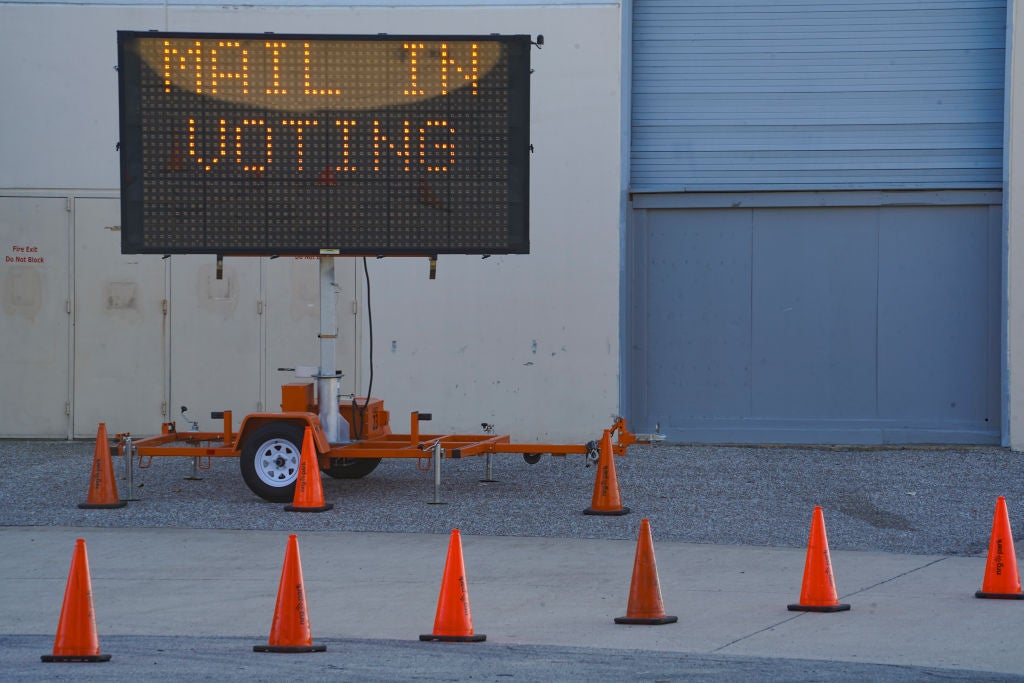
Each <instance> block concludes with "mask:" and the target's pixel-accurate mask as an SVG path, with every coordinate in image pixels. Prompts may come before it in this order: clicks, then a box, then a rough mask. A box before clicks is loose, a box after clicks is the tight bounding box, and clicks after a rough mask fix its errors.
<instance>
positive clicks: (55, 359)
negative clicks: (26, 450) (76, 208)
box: [0, 197, 71, 438]
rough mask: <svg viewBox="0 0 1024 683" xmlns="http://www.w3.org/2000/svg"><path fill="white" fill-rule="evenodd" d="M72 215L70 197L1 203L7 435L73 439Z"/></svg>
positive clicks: (0, 363) (0, 325)
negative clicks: (70, 220)
mask: <svg viewBox="0 0 1024 683" xmlns="http://www.w3.org/2000/svg"><path fill="white" fill-rule="evenodd" d="M68 215H69V214H68V200H67V198H65V197H0V252H2V253H3V256H2V257H0V349H2V353H0V392H2V393H0V396H2V405H3V410H0V436H5V437H41V436H44V437H53V438H66V437H67V436H68V431H69V429H70V425H69V415H70V413H71V403H70V399H69V384H70V373H69V372H68V364H69V362H70V361H69V357H70V350H69V344H70V334H69V325H70V312H71V301H70V299H71V297H70V294H69V291H68V288H69V282H68V272H69V264H68V259H69V246H68V245H69V240H70V238H69V235H68V224H69V221H68Z"/></svg>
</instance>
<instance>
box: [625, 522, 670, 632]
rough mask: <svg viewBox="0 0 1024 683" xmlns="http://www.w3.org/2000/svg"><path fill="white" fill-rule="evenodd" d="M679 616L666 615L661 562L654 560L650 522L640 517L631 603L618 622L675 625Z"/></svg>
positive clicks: (630, 596)
mask: <svg viewBox="0 0 1024 683" xmlns="http://www.w3.org/2000/svg"><path fill="white" fill-rule="evenodd" d="M678 620H679V618H678V617H673V616H668V615H667V614H665V605H664V603H663V602H662V599H661V583H660V582H659V581H658V565H657V563H656V562H655V561H654V540H653V539H652V537H651V525H650V523H649V522H648V521H647V520H646V519H642V520H640V534H639V535H638V536H637V539H636V556H635V558H634V560H633V580H632V581H631V582H630V585H629V602H628V603H627V604H626V616H624V617H616V618H615V623H616V624H652V625H655V624H672V623H675V622H676V621H678Z"/></svg>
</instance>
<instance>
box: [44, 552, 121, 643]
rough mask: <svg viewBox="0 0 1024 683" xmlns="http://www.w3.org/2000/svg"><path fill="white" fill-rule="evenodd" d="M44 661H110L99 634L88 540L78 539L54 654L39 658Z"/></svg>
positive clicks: (61, 610) (58, 625) (61, 609)
mask: <svg viewBox="0 0 1024 683" xmlns="http://www.w3.org/2000/svg"><path fill="white" fill-rule="evenodd" d="M40 659H42V660H43V661H44V662H109V661H110V655H102V654H100V639H99V636H98V635H97V633H96V612H95V610H94V609H93V605H92V579H90V578H89V556H88V554H87V553H86V551H85V539H81V538H79V539H78V540H77V541H75V553H74V555H72V556H71V571H69V572H68V583H67V587H66V588H65V589H64V604H63V605H62V606H61V608H60V621H59V622H57V636H56V638H54V640H53V654H52V655H43V656H42V657H40Z"/></svg>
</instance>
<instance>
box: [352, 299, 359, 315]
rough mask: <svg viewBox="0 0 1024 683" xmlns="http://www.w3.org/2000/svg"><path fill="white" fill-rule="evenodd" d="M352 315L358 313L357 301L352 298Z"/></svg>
mask: <svg viewBox="0 0 1024 683" xmlns="http://www.w3.org/2000/svg"><path fill="white" fill-rule="evenodd" d="M352 315H359V302H358V301H356V300H355V299H352Z"/></svg>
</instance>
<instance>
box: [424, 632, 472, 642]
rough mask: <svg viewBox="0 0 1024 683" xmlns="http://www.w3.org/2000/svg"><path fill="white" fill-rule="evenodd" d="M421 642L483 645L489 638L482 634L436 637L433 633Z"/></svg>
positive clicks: (425, 636) (428, 634) (426, 635)
mask: <svg viewBox="0 0 1024 683" xmlns="http://www.w3.org/2000/svg"><path fill="white" fill-rule="evenodd" d="M420 640H423V641H433V642H438V643H482V642H483V641H485V640H487V636H485V635H484V634H482V633H474V634H473V635H471V636H435V635H434V634H432V633H427V634H425V635H422V636H420Z"/></svg>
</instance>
